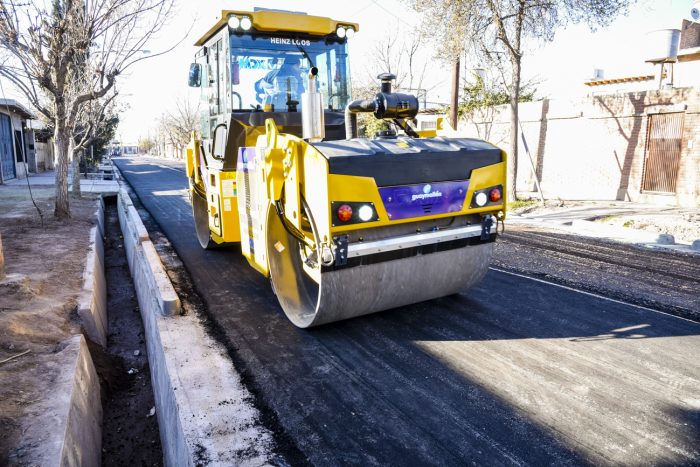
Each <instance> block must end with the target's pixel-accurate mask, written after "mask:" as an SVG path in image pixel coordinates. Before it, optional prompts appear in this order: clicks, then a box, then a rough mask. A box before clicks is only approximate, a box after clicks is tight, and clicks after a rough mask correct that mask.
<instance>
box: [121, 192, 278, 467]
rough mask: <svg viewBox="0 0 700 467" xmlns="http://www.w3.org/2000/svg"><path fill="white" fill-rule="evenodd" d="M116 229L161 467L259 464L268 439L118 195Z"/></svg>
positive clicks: (266, 456)
mask: <svg viewBox="0 0 700 467" xmlns="http://www.w3.org/2000/svg"><path fill="white" fill-rule="evenodd" d="M117 211H118V214H119V224H120V225H121V229H122V235H123V237H124V247H125V250H126V254H127V259H128V262H129V268H130V270H131V276H132V278H133V280H134V285H135V288H136V295H137V298H138V302H139V308H140V311H141V317H142V319H143V323H144V329H145V333H146V345H147V349H148V362H149V365H150V370H151V383H152V385H153V392H154V396H155V402H156V414H157V416H158V425H159V428H160V436H161V443H162V446H163V456H164V463H165V465H186V466H190V465H234V464H235V465H265V464H268V463H269V462H270V461H271V460H272V459H273V457H274V455H273V445H274V442H273V437H272V433H271V432H269V431H268V430H266V429H265V428H263V427H262V426H261V425H260V423H259V420H260V413H259V412H258V410H257V409H256V408H255V407H254V406H253V405H252V402H251V400H252V396H251V394H250V393H249V392H248V390H247V389H245V388H244V386H243V384H242V382H241V378H240V376H239V375H238V373H237V372H236V371H235V369H234V368H233V365H232V363H231V361H230V359H229V357H228V356H227V354H226V350H225V349H224V348H223V347H221V346H220V345H219V344H218V343H216V342H215V341H214V340H213V338H211V337H210V336H209V335H208V334H207V333H206V331H205V329H204V327H203V325H202V324H201V322H200V321H199V319H198V318H197V317H196V316H194V315H191V314H182V313H181V303H180V299H179V298H178V296H177V294H176V293H175V290H174V288H173V286H172V283H171V282H170V279H169V278H168V276H167V273H166V271H165V269H164V267H163V264H162V263H161V260H160V258H159V256H158V253H157V252H156V249H155V247H154V246H153V243H152V242H151V240H150V238H149V235H148V232H147V230H146V228H145V226H144V225H143V222H142V221H141V218H140V216H139V214H138V211H137V210H136V208H135V207H134V205H133V203H132V202H131V199H130V197H129V195H128V193H127V192H126V190H125V189H123V188H122V189H121V190H120V191H119V198H118V200H117Z"/></svg>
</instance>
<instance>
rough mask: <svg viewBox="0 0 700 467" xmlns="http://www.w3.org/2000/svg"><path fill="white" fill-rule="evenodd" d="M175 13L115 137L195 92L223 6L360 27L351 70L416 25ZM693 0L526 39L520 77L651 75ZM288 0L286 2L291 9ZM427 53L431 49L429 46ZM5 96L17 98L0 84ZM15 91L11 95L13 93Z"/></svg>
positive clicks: (553, 81)
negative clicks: (205, 44) (660, 44)
mask: <svg viewBox="0 0 700 467" xmlns="http://www.w3.org/2000/svg"><path fill="white" fill-rule="evenodd" d="M179 2H180V4H179V9H178V12H177V14H176V15H175V16H174V17H173V18H172V19H171V20H170V24H168V25H167V26H166V27H165V28H164V30H163V31H162V32H161V33H160V34H159V36H158V37H157V38H156V39H154V40H153V41H152V43H150V44H149V45H148V47H147V48H148V50H150V51H151V52H152V53H155V52H158V51H161V50H164V49H167V48H169V47H171V46H172V45H173V43H175V42H177V41H178V40H180V39H181V38H182V37H183V36H184V35H185V34H186V32H187V30H188V29H189V27H190V26H191V25H192V24H193V22H194V25H193V27H192V31H191V32H190V34H189V36H188V37H187V38H186V39H185V40H184V41H183V42H182V43H181V44H180V45H179V46H177V47H176V48H175V49H174V50H173V51H172V52H170V53H168V54H167V55H164V56H160V57H154V58H152V59H148V60H144V61H142V62H140V63H138V64H137V65H135V66H134V68H133V69H131V70H130V71H129V72H128V73H127V74H125V75H123V76H121V82H120V83H119V88H120V92H121V95H122V100H123V102H124V103H126V104H127V105H128V107H129V108H128V110H127V111H126V112H125V113H123V114H122V116H121V123H120V126H119V131H118V134H117V138H119V139H121V140H122V141H124V142H135V141H137V140H138V139H139V138H142V137H147V136H149V135H151V134H152V133H154V130H155V128H156V126H157V120H158V118H159V117H160V115H161V114H162V113H163V112H164V111H165V110H167V109H168V108H170V107H172V106H173V103H174V102H175V101H176V100H177V99H180V98H182V97H185V96H188V93H189V95H190V96H191V97H192V96H193V93H194V94H197V93H198V92H199V90H190V89H189V88H188V87H187V70H188V67H189V64H190V62H192V59H193V55H194V53H195V51H196V48H195V47H194V46H192V44H193V43H194V42H195V40H196V39H197V38H199V36H200V35H202V34H203V33H204V32H205V31H207V30H208V29H209V28H210V27H211V25H212V24H213V23H214V21H215V19H216V18H217V17H218V15H219V14H220V10H221V9H237V10H251V11H252V9H253V7H255V6H258V7H265V8H275V9H286V10H296V11H304V12H306V13H309V14H312V15H318V16H330V17H332V18H334V19H337V20H346V21H352V22H357V23H359V24H360V32H359V33H358V34H357V35H356V36H355V37H354V38H353V39H352V40H351V42H350V56H351V65H352V74H353V75H354V76H355V77H357V76H360V75H366V73H367V69H366V65H365V59H364V58H363V57H364V56H366V54H367V53H368V52H369V51H371V49H372V44H373V43H374V41H377V40H381V39H382V37H383V35H384V34H386V32H387V30H388V29H391V30H396V29H397V28H398V29H400V30H402V31H401V33H404V34H410V32H409V31H410V27H409V25H417V24H419V22H420V18H418V17H417V16H416V15H415V14H413V13H412V12H411V11H410V9H409V8H408V7H407V6H406V5H405V4H404V3H402V2H401V1H399V0H355V1H337V0H325V1H320V0H298V1H295V2H290V1H289V0H259V1H256V2H254V1H249V0H244V1H221V0H179ZM692 3H693V0H641V1H640V2H639V3H638V4H637V5H636V7H635V8H634V9H633V10H632V11H631V12H630V14H629V15H628V16H626V17H620V18H618V19H616V20H615V21H614V22H613V24H611V25H610V26H609V27H607V28H603V29H600V30H598V31H597V32H595V33H592V32H590V31H589V29H588V27H587V26H584V25H578V26H570V27H568V28H566V29H564V30H559V31H557V33H556V36H555V39H554V42H552V43H548V44H529V46H528V52H527V55H526V56H525V58H524V62H523V77H524V78H525V79H526V80H528V79H531V78H536V80H537V81H539V85H538V86H537V90H538V92H537V96H538V97H563V96H567V95H576V94H581V93H582V92H584V91H585V89H584V86H583V84H582V83H583V81H585V80H587V79H589V78H591V77H592V74H593V69H594V68H602V69H604V70H605V77H606V78H613V77H619V76H633V75H641V74H651V73H653V70H652V67H651V65H649V64H645V63H644V60H645V58H649V57H646V54H647V52H648V49H646V48H645V47H644V38H645V33H646V32H648V31H651V30H655V29H663V28H680V26H681V21H682V20H683V19H684V18H687V17H688V16H689V12H690V9H691V6H692ZM290 5H291V6H290ZM427 53H428V55H429V54H430V50H428V51H427ZM429 69H431V70H435V76H433V77H432V80H433V81H434V83H436V84H438V86H437V87H436V89H435V91H434V92H433V95H432V99H431V100H439V101H444V102H447V101H448V98H449V90H448V89H447V88H448V85H449V78H450V77H449V66H446V65H445V64H442V63H439V62H436V63H435V65H434V66H430V67H429ZM4 87H5V92H6V93H8V94H9V95H8V97H15V98H17V97H19V99H20V100H22V101H23V99H21V96H17V95H16V94H15V93H13V92H12V91H9V92H8V88H9V86H8V85H7V84H5V86H4ZM13 94H14V95H13Z"/></svg>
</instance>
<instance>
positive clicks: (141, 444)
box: [91, 197, 163, 466]
mask: <svg viewBox="0 0 700 467" xmlns="http://www.w3.org/2000/svg"><path fill="white" fill-rule="evenodd" d="M105 278H106V282H107V313H108V318H109V333H108V336H107V348H106V349H105V350H102V349H99V348H97V349H96V348H95V347H96V346H91V353H92V356H93V360H94V361H95V366H96V367H97V371H98V374H99V375H100V380H101V383H102V405H103V412H104V415H103V427H102V465H103V466H124V465H130V466H160V465H163V452H162V449H161V444H160V433H159V430H158V419H157V417H156V416H155V408H154V407H155V403H154V398H153V388H152V387H151V373H150V368H149V366H148V356H147V351H146V339H145V335H144V329H143V322H142V321H141V313H140V310H139V306H138V302H137V299H136V291H135V289H134V284H133V281H132V278H131V275H130V272H129V265H128V263H127V259H126V252H125V251H124V240H123V237H122V233H121V229H120V227H119V219H118V216H117V206H116V197H111V198H106V199H105Z"/></svg>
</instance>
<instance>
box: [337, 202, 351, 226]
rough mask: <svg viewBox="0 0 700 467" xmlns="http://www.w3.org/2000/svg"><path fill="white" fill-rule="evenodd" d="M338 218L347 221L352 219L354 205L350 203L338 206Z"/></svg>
mask: <svg viewBox="0 0 700 467" xmlns="http://www.w3.org/2000/svg"><path fill="white" fill-rule="evenodd" d="M338 219H339V220H341V221H343V222H347V221H349V220H350V219H352V207H350V205H348V204H343V205H341V206H340V207H339V208H338Z"/></svg>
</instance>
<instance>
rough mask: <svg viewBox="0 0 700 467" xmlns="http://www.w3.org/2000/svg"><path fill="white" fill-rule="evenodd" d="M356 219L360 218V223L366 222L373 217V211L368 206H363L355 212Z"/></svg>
mask: <svg viewBox="0 0 700 467" xmlns="http://www.w3.org/2000/svg"><path fill="white" fill-rule="evenodd" d="M357 217H359V218H360V220H361V221H362V222H367V221H368V220H370V219H372V217H374V209H372V206H370V205H369V204H365V205H363V206H362V207H360V209H359V210H358V211H357Z"/></svg>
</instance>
